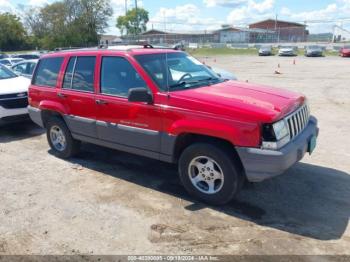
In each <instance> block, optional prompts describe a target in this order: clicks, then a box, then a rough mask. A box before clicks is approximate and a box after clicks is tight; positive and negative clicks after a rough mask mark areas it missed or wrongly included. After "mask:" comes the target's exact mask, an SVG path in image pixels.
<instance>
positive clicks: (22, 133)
mask: <svg viewBox="0 0 350 262" xmlns="http://www.w3.org/2000/svg"><path fill="white" fill-rule="evenodd" d="M44 133H45V129H43V128H41V127H39V126H38V125H36V124H34V123H33V122H32V121H30V120H28V121H24V122H18V123H12V124H7V125H4V126H0V143H9V142H12V141H19V140H23V139H27V138H31V137H35V136H40V135H42V134H44Z"/></svg>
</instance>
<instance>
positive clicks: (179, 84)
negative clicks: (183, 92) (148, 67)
mask: <svg viewBox="0 0 350 262" xmlns="http://www.w3.org/2000/svg"><path fill="white" fill-rule="evenodd" d="M197 83H199V81H197V80H196V81H181V82H180V83H176V84H173V85H170V86H169V87H170V88H175V87H182V86H185V85H187V84H197Z"/></svg>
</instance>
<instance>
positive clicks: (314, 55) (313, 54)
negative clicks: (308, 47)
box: [306, 52, 323, 57]
mask: <svg viewBox="0 0 350 262" xmlns="http://www.w3.org/2000/svg"><path fill="white" fill-rule="evenodd" d="M306 56H309V57H319V56H323V53H321V52H313V53H306Z"/></svg>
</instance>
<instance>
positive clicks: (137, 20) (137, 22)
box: [135, 0, 139, 36]
mask: <svg viewBox="0 0 350 262" xmlns="http://www.w3.org/2000/svg"><path fill="white" fill-rule="evenodd" d="M135 13H136V28H135V34H136V35H137V36H138V33H137V30H138V29H139V15H138V10H137V0H135Z"/></svg>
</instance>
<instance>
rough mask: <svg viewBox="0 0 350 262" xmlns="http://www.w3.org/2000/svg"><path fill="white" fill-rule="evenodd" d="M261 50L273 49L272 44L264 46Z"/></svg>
mask: <svg viewBox="0 0 350 262" xmlns="http://www.w3.org/2000/svg"><path fill="white" fill-rule="evenodd" d="M260 49H261V50H271V46H262V47H261V48H260Z"/></svg>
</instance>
